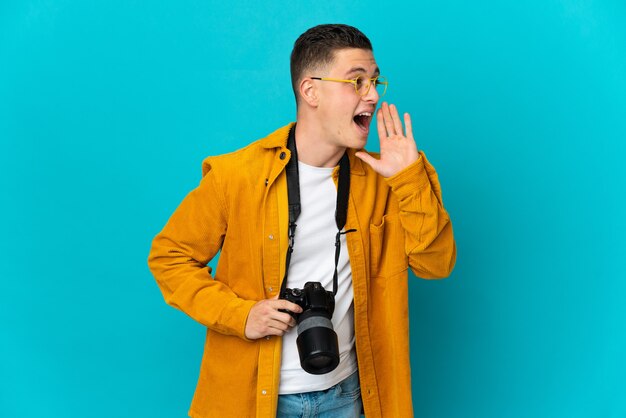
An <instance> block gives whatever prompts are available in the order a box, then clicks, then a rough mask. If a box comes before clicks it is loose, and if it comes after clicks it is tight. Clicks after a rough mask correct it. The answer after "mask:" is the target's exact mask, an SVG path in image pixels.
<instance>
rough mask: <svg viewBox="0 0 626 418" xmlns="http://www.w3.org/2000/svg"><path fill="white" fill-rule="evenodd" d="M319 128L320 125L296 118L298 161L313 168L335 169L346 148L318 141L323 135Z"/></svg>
mask: <svg viewBox="0 0 626 418" xmlns="http://www.w3.org/2000/svg"><path fill="white" fill-rule="evenodd" d="M319 126H320V124H318V123H311V121H308V120H307V119H305V118H298V123H297V124H296V147H297V149H298V160H299V161H301V162H303V163H304V164H307V165H311V166H314V167H336V166H337V165H338V164H339V160H341V157H342V156H343V154H344V153H345V152H346V148H345V147H337V146H333V145H330V144H329V141H322V140H320V139H321V138H322V135H324V133H323V131H322V130H321V129H319Z"/></svg>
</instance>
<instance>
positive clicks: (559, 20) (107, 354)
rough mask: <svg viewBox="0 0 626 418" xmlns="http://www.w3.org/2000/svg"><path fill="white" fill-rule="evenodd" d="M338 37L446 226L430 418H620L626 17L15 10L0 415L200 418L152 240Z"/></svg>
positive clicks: (297, 9)
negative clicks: (192, 408) (406, 125)
mask: <svg viewBox="0 0 626 418" xmlns="http://www.w3.org/2000/svg"><path fill="white" fill-rule="evenodd" d="M329 22H343V23H349V24H353V25H355V26H357V27H359V28H360V29H361V30H363V31H364V32H365V33H366V34H367V35H368V36H369V37H370V39H371V40H372V42H373V44H374V49H375V55H376V58H377V61H378V63H379V65H380V67H381V69H382V73H383V74H384V75H386V76H387V78H388V80H389V81H390V88H389V92H388V96H387V97H386V99H388V100H389V101H391V102H393V103H396V104H397V105H398V107H399V108H400V110H401V111H408V112H410V113H411V115H412V118H413V125H414V128H415V136H416V138H417V141H418V146H419V147H420V148H422V149H424V150H425V151H426V152H427V154H428V156H429V159H430V160H431V162H433V164H434V165H435V166H436V167H437V169H438V171H439V174H440V179H441V182H442V185H443V190H444V201H445V204H446V206H447V209H448V210H449V212H450V214H451V216H452V219H453V223H454V228H455V235H456V239H457V244H458V253H459V256H458V261H457V266H456V269H455V271H454V272H453V274H452V276H451V278H449V279H447V280H444V281H436V282H429V281H424V280H419V279H412V280H411V284H410V293H411V294H410V300H411V318H410V321H411V344H412V346H411V355H412V376H413V398H414V403H415V410H416V415H417V416H420V417H436V418H447V417H451V418H452V417H461V418H463V417H493V418H496V417H497V418H502V417H626V359H625V358H626V297H625V296H626V274H625V273H624V267H623V263H624V258H625V255H626V245H625V244H624V237H626V223H625V217H624V209H623V208H622V206H623V203H624V191H625V189H626V187H625V186H626V185H625V183H626V173H625V169H624V164H623V161H622V160H623V158H624V151H625V146H624V142H625V139H626V23H625V22H626V3H625V2H624V1H623V0H605V1H590V0H589V1H584V0H579V1H575V0H560V1H559V0H529V1H525V2H519V1H479V2H465V1H460V0H456V1H455V0H438V1H434V0H428V1H420V2H417V3H413V2H410V3H409V2H395V3H389V4H387V3H384V2H382V3H381V2H379V1H376V2H373V1H360V2H338V1H324V0H319V1H315V2H310V1H307V2H290V3H287V2H285V3H281V2H269V3H268V2H265V3H264V2H256V1H238V2H235V3H231V4H227V2H218V1H198V0H194V1H191V0H186V1H178V2H166V1H153V2H148V1H145V2H141V1H128V0H124V1H121V0H108V1H87V0H83V1H78V0H65V1H64V0H22V1H15V0H14V1H11V0H8V1H7V0H4V1H2V2H0V199H1V205H0V214H1V217H0V228H1V230H0V231H1V232H0V234H1V235H0V266H1V269H0V277H1V283H0V284H1V288H0V289H1V292H2V293H1V294H2V296H0V332H1V334H0V415H1V416H3V417H130V416H138V417H182V416H185V415H186V412H187V409H188V406H189V403H190V401H191V397H192V394H193V390H194V387H195V384H196V379H197V374H198V369H199V365H200V358H201V352H202V346H203V338H204V331H203V328H202V327H201V326H200V325H198V324H196V323H194V322H193V321H192V320H190V319H189V318H188V317H186V316H185V315H184V314H182V313H180V312H178V311H176V310H174V309H172V308H170V307H168V306H167V305H165V303H164V302H163V299H162V297H161V294H160V292H159V291H158V289H157V286H156V284H155V282H154V280H153V278H152V276H151V275H150V273H149V271H148V268H147V265H146V258H147V255H148V250H149V247H150V242H151V239H152V237H153V236H154V235H155V234H156V233H157V232H158V231H159V230H160V229H161V228H162V226H163V225H164V224H165V222H166V220H167V219H168V217H169V215H170V214H171V213H172V212H173V210H174V209H175V208H176V206H177V205H178V203H179V202H180V201H181V199H182V198H183V197H184V195H185V194H186V193H187V192H188V191H190V190H191V189H192V188H193V187H195V186H196V185H197V184H198V182H199V179H200V175H201V172H200V163H201V161H202V159H203V158H204V157H205V156H207V155H211V154H219V153H223V152H227V151H232V150H234V149H237V148H240V147H242V146H244V145H245V144H247V143H248V142H250V141H252V140H254V139H256V138H259V137H262V136H265V135H266V134H267V133H269V132H271V131H273V130H274V129H275V128H277V127H279V126H282V125H284V124H286V123H287V122H289V121H291V120H293V119H294V117H295V106H294V101H293V96H292V92H291V88H290V79H289V53H290V51H291V47H292V45H293V42H294V40H295V39H296V38H297V36H298V35H299V34H300V33H302V32H303V31H304V30H306V29H307V28H309V27H311V26H314V25H316V24H319V23H329ZM377 146H378V145H377V138H376V136H375V135H374V134H373V135H372V136H371V138H370V146H368V148H369V149H371V150H376V149H377Z"/></svg>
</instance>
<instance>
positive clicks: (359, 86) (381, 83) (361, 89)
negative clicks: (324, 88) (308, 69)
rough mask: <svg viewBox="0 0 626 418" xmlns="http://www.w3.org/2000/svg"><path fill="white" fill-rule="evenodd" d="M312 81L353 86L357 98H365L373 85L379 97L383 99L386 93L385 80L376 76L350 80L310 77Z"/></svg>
mask: <svg viewBox="0 0 626 418" xmlns="http://www.w3.org/2000/svg"><path fill="white" fill-rule="evenodd" d="M311 78H312V79H313V80H321V81H338V82H340V83H352V84H354V90H356V93H357V94H358V95H359V96H365V95H366V94H367V93H369V92H370V86H371V85H372V84H373V85H374V86H375V89H376V91H377V92H378V96H379V97H383V96H384V95H385V93H386V92H387V84H389V83H388V82H387V79H386V78H385V77H383V76H380V75H377V76H376V77H372V78H367V77H365V76H362V75H360V76H358V77H357V78H353V79H352V80H343V79H340V78H325V77H311Z"/></svg>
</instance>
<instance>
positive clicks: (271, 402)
mask: <svg viewBox="0 0 626 418" xmlns="http://www.w3.org/2000/svg"><path fill="white" fill-rule="evenodd" d="M291 76H292V83H293V88H294V92H295V95H296V101H297V123H296V124H295V125H294V124H290V125H288V126H285V127H283V128H280V129H278V130H277V131H275V132H274V133H272V134H270V135H269V136H267V137H266V138H263V139H261V140H259V141H256V142H253V143H252V144H250V145H249V146H247V147H246V148H243V149H241V150H239V151H236V152H234V153H231V154H227V155H222V156H217V157H209V158H207V159H206V160H205V161H204V163H203V174H204V176H203V179H202V181H201V182H200V185H199V186H198V188H196V189H195V190H193V191H192V192H191V193H190V194H189V195H188V196H187V197H186V198H185V199H184V200H183V202H182V203H181V205H180V206H179V207H178V209H177V210H176V211H175V213H174V214H173V215H172V217H171V219H170V220H169V222H168V223H167V225H166V226H165V228H164V229H163V231H162V232H161V233H160V234H159V235H157V237H156V238H155V239H154V242H153V245H152V250H151V253H150V257H149V265H150V268H151V270H152V272H153V273H154V276H155V277H156V280H157V283H158V284H159V286H160V288H161V290H162V292H163V294H164V297H165V300H166V301H167V303H169V304H170V305H172V306H174V307H176V308H179V309H181V310H182V311H183V312H185V313H187V314H188V315H189V316H191V317H192V318H194V319H195V320H197V321H199V322H200V323H201V324H203V325H205V326H206V327H207V336H206V343H205V350H204V356H203V361H202V366H201V370H200V378H199V381H198V386H197V389H196V393H195V396H194V399H193V402H192V405H191V409H190V411H189V415H190V416H192V417H214V416H215V417H235V416H236V417H251V416H257V417H274V416H277V415H278V416H303V415H305V416H320V417H324V416H328V417H344V416H345V417H352V416H356V417H358V416H360V415H359V414H360V412H361V407H363V410H364V412H365V415H366V416H367V417H368V418H370V417H404V416H406V417H410V416H413V410H412V404H411V383H410V364H409V338H408V299H407V293H408V290H407V275H408V268H409V267H410V268H411V270H412V271H413V272H414V273H415V274H416V275H418V276H420V277H423V278H439V277H445V276H447V275H449V274H450V272H451V270H452V268H453V266H454V262H455V259H456V248H455V243H454V238H453V234H452V225H451V223H450V219H449V217H448V214H447V212H446V211H445V209H444V208H443V203H442V197H441V188H440V186H439V182H438V179H437V174H436V173H435V170H434V168H433V167H432V166H431V165H430V164H429V163H428V161H427V160H426V157H425V156H424V154H423V153H421V152H418V150H417V146H416V143H415V141H414V139H413V135H412V130H411V120H410V117H409V115H408V114H404V127H405V129H403V126H402V121H401V120H400V116H399V114H398V111H397V109H396V108H395V107H394V106H393V105H388V104H387V103H382V106H381V108H380V109H378V111H376V110H375V109H376V105H377V104H378V102H379V99H380V96H381V95H382V94H384V92H385V90H386V88H387V84H386V82H385V81H384V78H383V77H381V76H380V75H379V68H378V66H377V64H376V61H375V59H374V55H373V51H372V46H371V44H370V41H369V40H368V39H367V37H366V36H365V35H364V34H363V33H361V32H360V31H359V30H358V29H356V28H353V27H350V26H346V25H320V26H316V27H314V28H312V29H309V30H308V31H307V32H305V33H304V34H302V35H301V36H300V37H299V38H298V40H297V41H296V43H295V45H294V49H293V51H292V55H291ZM374 115H375V117H376V123H377V130H378V136H379V140H380V155H373V154H370V153H368V152H366V151H364V150H363V148H364V146H365V144H366V142H367V137H368V134H369V129H370V122H371V120H372V119H373V118H374ZM288 140H289V141H288ZM288 142H289V144H292V143H293V142H295V145H292V146H291V149H292V150H293V151H294V152H292V151H290V148H289V146H288ZM294 153H295V154H297V161H296V155H294ZM344 155H345V157H344ZM292 159H293V160H292ZM290 161H291V164H292V165H289V163H290ZM341 166H344V167H343V170H344V171H342V167H341ZM289 167H291V170H292V171H290V173H293V172H294V171H293V170H294V169H295V168H296V167H297V170H296V172H297V177H295V179H296V181H295V183H296V186H295V189H294V175H293V174H289V175H288V174H287V171H289ZM348 167H349V168H348ZM348 170H349V171H348ZM341 173H343V174H341ZM342 175H343V176H344V177H343V178H345V177H346V176H347V177H349V186H347V187H349V192H348V193H345V190H346V186H345V182H344V183H342V184H344V186H341V185H339V186H337V183H338V182H341V181H342V180H341V179H340V177H341V176H342ZM298 179H299V180H298ZM288 186H289V187H288ZM337 187H339V189H340V191H339V192H338V190H337ZM342 187H343V188H342ZM288 188H289V190H290V191H289V193H288ZM294 190H296V191H299V195H300V207H301V211H300V215H299V216H298V217H297V222H296V224H297V228H295V236H293V239H291V232H292V231H293V230H292V229H291V227H292V224H293V222H291V223H290V211H291V208H292V206H291V203H292V202H291V200H292V198H293V196H295V195H296V194H297V193H296V192H294ZM338 194H339V196H338ZM288 200H289V202H288ZM340 201H343V202H344V203H347V209H345V210H343V209H342V208H343V206H342V205H341V204H340V203H339V202H340ZM341 213H344V214H345V217H346V221H345V226H344V225H341V222H340V221H339V219H340V218H341ZM291 221H294V219H293V217H292V219H291ZM338 229H339V230H340V231H338ZM290 231H291V232H290ZM336 242H337V243H338V245H337V246H336V245H335V243H336ZM336 247H338V248H336ZM291 248H293V252H291ZM288 249H289V250H288ZM218 251H221V255H220V258H219V263H218V266H217V269H216V274H215V276H214V277H213V276H212V275H211V273H212V272H211V269H210V268H209V267H207V263H208V262H209V261H210V260H211V258H212V257H213V256H215V254H217V252H218ZM336 251H338V254H337V252H336ZM288 252H289V254H290V257H289V258H287V253H288ZM286 272H287V273H288V274H287V277H288V278H287V282H285V283H283V278H284V277H285V273H286ZM335 276H336V278H335ZM307 282H318V283H319V284H320V285H321V286H323V288H324V290H325V291H327V292H329V293H331V292H332V293H336V294H334V310H333V313H332V325H331V326H330V327H331V328H332V329H334V332H336V334H337V337H338V357H339V363H338V365H336V366H334V368H333V367H330V370H326V369H324V370H323V372H322V373H321V374H312V373H309V372H307V371H305V370H303V365H302V364H301V361H300V358H299V354H302V352H301V351H302V350H303V348H302V347H300V346H298V343H296V341H297V337H298V333H302V334H303V335H304V331H305V329H304V328H305V326H304V325H303V324H304V321H302V322H301V323H300V324H299V325H298V326H296V320H295V319H294V317H298V315H299V314H301V313H302V312H303V308H305V309H309V308H310V306H307V305H306V303H302V302H301V301H297V300H294V299H292V301H288V300H285V299H284V297H283V298H279V297H278V296H279V293H280V290H281V284H282V285H283V289H284V288H285V287H288V288H290V289H303V288H304V287H305V286H306V285H305V284H306V283H307ZM294 302H298V303H294ZM300 305H303V306H300ZM303 317H304V315H303ZM315 319H316V320H318V319H320V320H321V319H322V318H321V317H316V318H315ZM322 322H323V321H322ZM318 326H319V327H322V328H323V327H324V326H326V325H320V324H319V323H318ZM300 328H302V329H300ZM318 343H319V344H322V342H320V341H315V340H314V341H313V342H312V343H311V345H312V346H313V349H314V348H315V347H317V345H318ZM304 350H305V351H306V348H305V349H304ZM306 414H308V415H306Z"/></svg>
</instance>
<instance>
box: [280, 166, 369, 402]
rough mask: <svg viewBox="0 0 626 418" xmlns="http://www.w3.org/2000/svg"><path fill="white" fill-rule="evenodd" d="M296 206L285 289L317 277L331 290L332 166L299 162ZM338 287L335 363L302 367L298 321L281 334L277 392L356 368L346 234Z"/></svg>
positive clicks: (307, 387) (311, 385) (337, 378)
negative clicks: (328, 368)
mask: <svg viewBox="0 0 626 418" xmlns="http://www.w3.org/2000/svg"><path fill="white" fill-rule="evenodd" d="M298 171H299V175H300V205H301V213H300V216H299V217H298V220H297V221H296V223H297V225H298V226H297V228H296V235H295V244H294V251H293V254H292V255H291V262H290V266H289V277H288V279H287V287H288V288H291V289H293V288H299V289H302V288H303V287H304V284H305V283H306V282H320V283H321V284H322V285H323V286H324V288H325V289H326V290H328V291H331V292H332V290H333V273H334V269H335V235H336V234H337V224H336V221H335V209H336V206H337V189H336V187H335V184H334V182H333V179H332V172H333V168H325V167H312V166H309V165H306V164H304V163H301V162H298ZM337 272H338V289H337V294H336V295H335V312H334V313H333V317H332V323H333V328H334V330H335V332H336V333H337V338H338V341H339V365H338V366H337V368H336V369H335V370H333V371H332V372H330V373H326V374H322V375H314V374H309V373H307V372H305V371H304V370H303V369H302V366H300V356H299V354H298V347H297V345H296V338H297V337H298V332H297V328H298V327H297V326H295V327H293V328H292V329H290V330H289V331H288V332H287V333H285V335H284V336H283V348H282V363H281V369H280V386H279V393H280V394H281V395H285V394H290V393H302V392H312V391H317V390H325V389H328V388H329V387H331V386H333V385H335V384H337V383H339V382H341V381H342V380H344V379H345V378H347V377H349V376H350V375H351V374H352V373H354V372H355V371H356V370H357V362H356V353H355V350H354V340H355V337H354V303H353V298H354V297H353V292H352V271H351V270H350V261H349V258H348V246H347V244H346V237H345V235H342V236H341V253H340V255H339V264H338V266H337Z"/></svg>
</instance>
